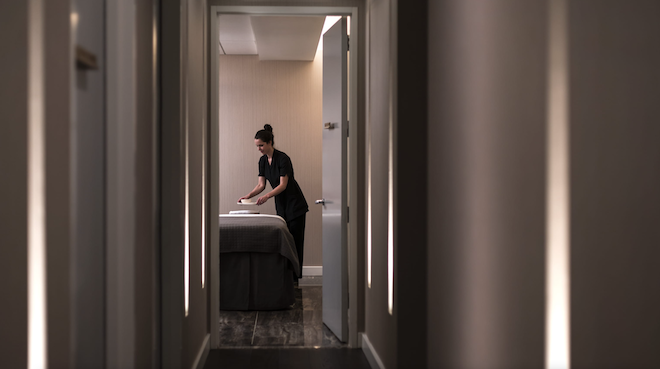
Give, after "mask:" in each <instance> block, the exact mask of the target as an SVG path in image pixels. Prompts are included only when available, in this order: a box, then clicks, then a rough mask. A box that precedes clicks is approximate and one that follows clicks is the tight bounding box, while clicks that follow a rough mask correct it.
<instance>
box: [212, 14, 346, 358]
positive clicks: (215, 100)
mask: <svg viewBox="0 0 660 369" xmlns="http://www.w3.org/2000/svg"><path fill="white" fill-rule="evenodd" d="M218 14H244V15H281V16H283V15H294V16H301V15H315V16H325V15H347V16H350V17H351V24H350V27H351V29H352V30H354V31H353V33H354V35H355V33H356V32H357V9H356V8H346V7H344V8H328V7H324V8H321V7H318V8H314V7H249V6H238V7H234V6H212V7H211V19H210V40H211V43H210V48H211V50H210V60H209V61H210V63H209V65H210V67H211V71H210V76H211V91H210V98H211V112H210V117H211V122H212V123H211V124H210V134H211V142H212V147H211V152H212V153H213V154H212V155H211V166H210V167H211V170H215V171H220V162H221V161H222V160H223V155H222V152H221V151H220V147H219V143H218V138H219V137H220V132H219V126H218V122H219V119H220V116H219V115H220V114H221V111H222V107H221V106H220V103H219V91H220V89H219V81H220V79H219V77H220V76H219V59H220V58H219V53H220V50H219V43H218V41H219V40H218V32H217V29H218V20H217V19H218V17H217V15H218ZM355 40H356V41H354V42H352V44H351V48H352V49H351V50H357V48H358V43H357V37H355ZM349 74H350V75H351V79H350V83H349V86H348V89H349V96H350V101H349V102H348V106H349V109H348V111H349V121H353V122H357V121H358V120H357V111H358V109H357V78H356V77H357V58H351V60H350V66H349ZM264 123H269V122H264ZM319 125H320V122H319ZM273 126H274V130H275V132H274V133H275V137H276V138H275V140H276V141H277V138H278V135H277V126H276V125H273ZM357 128H358V126H357V124H354V125H352V126H351V127H350V128H349V130H350V133H349V135H350V137H351V138H352V139H353V141H352V142H351V144H350V145H349V147H348V157H349V160H350V162H349V164H348V165H349V166H351V167H352V168H357V158H358V155H357V140H358V135H357V132H358V129H357ZM253 131H254V130H251V131H250V132H249V133H247V134H250V135H251V134H254V132H253ZM247 137H248V138H247V139H245V141H246V143H245V144H244V145H246V146H248V145H250V143H251V142H250V140H249V138H251V137H249V136H247ZM279 137H284V135H282V136H279ZM236 140H242V139H239V138H236ZM215 153H218V155H215ZM257 159H258V156H257V155H252V156H251V157H249V158H248V159H247V161H246V164H245V165H246V166H247V168H245V170H246V171H248V172H249V173H250V174H251V175H252V178H254V172H255V171H256V169H255V167H256V164H255V163H256V160H257ZM292 159H293V161H294V163H295V162H296V158H295V157H292ZM294 166H296V164H294ZM222 174H223V173H220V174H218V173H215V174H212V178H218V176H219V175H222ZM356 177H357V176H353V178H354V179H355V178H356ZM354 182H356V181H351V180H350V177H349V179H348V184H347V192H348V193H349V194H350V193H351V192H353V193H356V192H357V190H356V189H357V184H356V183H354ZM249 189H251V187H250V188H248V189H246V190H245V191H246V192H247V191H249ZM306 197H307V201H308V203H309V206H310V209H311V208H312V207H313V206H317V205H314V204H313V202H314V200H316V198H311V197H309V196H308V195H307V194H306ZM348 209H349V210H348V211H349V212H351V213H353V212H355V214H352V215H353V219H357V213H356V212H357V207H356V206H355V207H353V209H350V207H349V208H348ZM221 213H222V211H221ZM350 216H351V214H349V218H350ZM350 226H351V225H350V223H348V224H346V225H345V227H346V228H347V231H348V232H349V233H350V232H351V230H350V228H349V227H350ZM355 226H357V225H355ZM351 234H352V235H353V236H354V237H349V238H348V242H347V249H348V257H347V259H348V260H347V262H349V261H350V263H349V264H350V265H349V266H348V271H347V272H346V274H350V275H352V276H356V275H357V270H358V267H357V260H358V257H357V237H356V235H357V232H356V231H353V232H352V233H351ZM306 244H307V241H306ZM210 260H211V261H212V262H211V263H210V269H211V278H212V279H213V280H214V281H219V265H218V264H219V263H217V262H213V261H217V260H219V250H218V248H217V247H212V248H211V255H210ZM306 260H307V258H306ZM346 277H347V276H346ZM218 285H219V284H218ZM348 290H349V291H348V293H351V292H352V291H357V290H358V283H357V278H350V279H348ZM354 293H355V292H354ZM353 301H354V303H353V305H349V308H348V309H347V310H348V311H347V312H346V314H347V315H349V316H352V317H357V316H358V313H357V298H355V299H354V300H353ZM219 311H220V310H219V294H218V293H217V292H216V293H214V294H213V298H212V301H211V306H210V314H211V322H212V328H211V346H212V347H218V345H219V343H220V333H219V331H218V329H217V328H216V325H215V323H217V322H218V317H219ZM349 311H350V313H349ZM348 326H349V329H348V332H349V334H348V337H347V338H348V339H347V342H348V344H349V346H351V347H358V340H357V327H358V324H357V319H352V320H351V319H349V320H348Z"/></svg>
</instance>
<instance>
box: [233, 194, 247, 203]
mask: <svg viewBox="0 0 660 369" xmlns="http://www.w3.org/2000/svg"><path fill="white" fill-rule="evenodd" d="M243 199H249V197H248V196H243V197H241V198H240V199H238V201H236V203H237V204H240V203H241V200H243Z"/></svg>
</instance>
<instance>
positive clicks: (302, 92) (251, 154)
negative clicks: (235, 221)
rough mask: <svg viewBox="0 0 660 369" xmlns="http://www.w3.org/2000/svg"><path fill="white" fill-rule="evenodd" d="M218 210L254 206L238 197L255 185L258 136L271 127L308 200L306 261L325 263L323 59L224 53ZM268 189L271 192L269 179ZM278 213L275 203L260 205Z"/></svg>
mask: <svg viewBox="0 0 660 369" xmlns="http://www.w3.org/2000/svg"><path fill="white" fill-rule="evenodd" d="M219 68H220V72H219V76H220V89H219V96H220V97H219V99H220V101H219V110H220V113H219V117H220V120H219V123H218V124H219V135H220V150H219V155H220V181H219V188H218V190H219V199H220V204H219V209H220V214H226V213H228V212H229V211H231V210H245V209H254V207H252V206H251V207H247V206H244V205H243V206H242V205H237V204H236V200H237V199H238V198H239V197H241V196H244V195H246V194H247V193H248V192H250V191H251V190H252V189H253V188H254V186H255V185H256V184H257V176H258V173H259V168H258V162H259V157H260V154H259V151H257V148H256V146H255V145H254V135H255V133H256V132H257V131H258V130H259V129H262V128H263V126H264V124H266V123H268V124H270V125H272V126H273V134H274V135H275V148H276V149H278V150H281V151H283V152H285V153H286V154H287V155H289V157H291V161H292V162H293V167H294V173H295V177H296V180H297V181H298V183H299V184H300V187H301V188H302V191H303V194H304V195H305V198H306V199H307V203H308V204H309V210H310V211H309V213H307V227H306V230H305V259H304V265H306V266H318V265H322V262H323V257H322V247H321V246H322V243H321V231H322V229H321V208H320V207H317V206H314V200H316V199H320V198H321V197H322V194H321V190H322V171H321V166H322V130H321V124H322V122H321V120H322V82H321V77H322V61H321V60H320V58H319V57H318V56H317V58H316V59H315V61H313V62H299V61H259V59H258V57H257V56H224V55H222V56H220V67H219ZM266 187H267V188H266V190H265V191H264V192H263V193H262V195H263V194H265V193H266V191H270V189H271V188H270V186H269V185H268V184H267V186H266ZM258 209H259V211H260V212H261V213H264V214H275V202H274V201H273V200H270V201H268V202H267V203H266V204H265V205H263V206H261V207H259V208H258Z"/></svg>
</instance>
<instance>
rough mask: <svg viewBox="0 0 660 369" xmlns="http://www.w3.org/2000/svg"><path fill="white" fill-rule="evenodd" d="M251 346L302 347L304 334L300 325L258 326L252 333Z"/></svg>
mask: <svg viewBox="0 0 660 369" xmlns="http://www.w3.org/2000/svg"><path fill="white" fill-rule="evenodd" d="M252 345H253V346H304V345H305V333H304V329H303V325H302V324H300V323H288V324H273V325H259V324H257V328H256V329H255V331H254V338H253V343H252Z"/></svg>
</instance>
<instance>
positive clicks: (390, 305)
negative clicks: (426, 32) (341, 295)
mask: <svg viewBox="0 0 660 369" xmlns="http://www.w3.org/2000/svg"><path fill="white" fill-rule="evenodd" d="M389 13H390V36H389V37H390V40H397V36H396V35H397V21H396V17H397V16H396V14H397V12H396V3H394V4H390V10H389ZM390 44H391V46H390V55H389V61H390V73H389V77H390V81H389V82H390V84H389V128H388V136H389V137H388V139H389V147H388V150H387V151H388V178H387V182H388V184H387V310H388V312H389V313H390V315H393V313H394V207H395V204H394V178H395V177H394V150H395V144H394V125H395V124H396V121H395V120H396V114H397V106H396V102H397V71H396V70H397V48H396V42H390Z"/></svg>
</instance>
